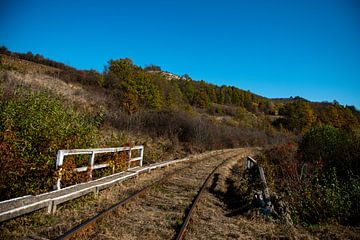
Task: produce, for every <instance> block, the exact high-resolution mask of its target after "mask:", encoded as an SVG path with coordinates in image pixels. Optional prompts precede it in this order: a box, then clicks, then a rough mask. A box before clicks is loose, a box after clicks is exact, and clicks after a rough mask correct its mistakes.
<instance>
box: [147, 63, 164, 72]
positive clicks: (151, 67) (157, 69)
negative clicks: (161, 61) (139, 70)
mask: <svg viewBox="0 0 360 240" xmlns="http://www.w3.org/2000/svg"><path fill="white" fill-rule="evenodd" d="M144 70H145V71H147V72H148V71H156V72H160V71H161V67H160V66H157V65H154V64H150V65H147V66H145V67H144Z"/></svg>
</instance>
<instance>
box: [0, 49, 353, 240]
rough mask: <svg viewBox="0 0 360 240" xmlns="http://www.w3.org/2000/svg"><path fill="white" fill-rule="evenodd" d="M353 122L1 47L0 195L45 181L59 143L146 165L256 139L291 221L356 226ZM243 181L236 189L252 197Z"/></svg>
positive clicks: (172, 79) (315, 107)
mask: <svg viewBox="0 0 360 240" xmlns="http://www.w3.org/2000/svg"><path fill="white" fill-rule="evenodd" d="M359 129H360V113H359V111H358V110H357V109H356V108H355V107H353V106H343V105H341V104H340V103H338V102H336V101H334V102H333V103H327V102H320V103H319V102H311V101H308V100H306V99H303V98H301V97H295V98H289V99H269V98H266V97H263V96H259V95H256V94H254V93H251V92H249V91H244V90H241V89H239V88H236V87H233V86H217V85H214V84H209V83H206V82H205V81H203V80H200V81H195V80H193V79H191V78H190V77H189V76H188V75H184V76H178V75H175V74H172V73H169V72H166V71H162V70H161V68H160V67H157V66H155V65H152V66H151V67H144V68H142V67H141V66H137V65H136V64H134V63H133V62H132V60H131V59H128V58H122V59H117V60H110V61H109V62H108V64H107V66H106V67H105V70H104V72H102V73H99V72H97V71H95V70H78V69H75V68H73V67H71V66H67V65H65V64H63V63H59V62H56V61H53V60H50V59H46V58H45V57H43V56H41V55H38V54H36V55H34V54H32V53H30V52H29V53H26V54H22V53H14V52H10V51H9V50H7V49H6V48H4V47H3V48H0V155H1V156H2V157H1V159H0V164H1V166H2V169H1V174H0V200H6V199H9V198H13V197H19V196H23V195H27V194H39V193H43V192H47V191H50V190H52V188H53V185H54V182H55V177H56V176H57V174H59V172H57V171H56V169H55V156H56V153H57V151H58V150H59V149H74V148H91V147H96V148H98V147H116V146H133V145H144V146H145V164H149V163H153V162H158V161H163V160H169V159H176V158H181V157H184V156H186V155H188V154H191V153H200V152H204V151H207V150H214V149H226V148H238V147H249V146H257V147H263V149H264V150H263V151H262V152H261V153H259V154H258V155H257V156H256V157H257V159H258V160H259V163H261V164H262V165H263V166H264V168H265V169H266V175H267V179H269V180H268V181H269V185H270V187H271V189H272V191H273V193H274V195H273V196H272V197H273V198H274V201H280V200H281V201H284V202H285V203H286V205H287V206H289V209H288V211H289V215H290V216H291V218H292V219H293V221H294V223H295V224H296V225H298V226H302V227H309V226H315V225H316V224H329V223H332V222H336V223H337V224H340V225H344V226H352V227H354V226H358V225H359V221H358V219H359V218H358V216H359V214H360V205H359V203H358V201H357V199H359V197H360V187H359V186H360V176H359V171H356V169H359V167H360V165H359V164H360V163H359V159H360V156H359V153H360V134H359V133H360V130H359ZM84 161H86V160H84V159H81V158H73V159H69V161H68V162H69V169H70V170H69V171H68V172H67V174H68V176H69V177H68V179H67V180H68V182H65V185H66V184H68V185H70V184H74V183H80V182H84V181H87V180H88V178H87V177H88V176H86V174H83V175H77V173H74V172H73V170H72V168H73V167H74V166H76V165H77V164H79V163H83V162H84ZM101 161H102V162H107V161H109V156H103V158H102V159H101ZM106 174H108V172H102V173H100V174H99V176H97V177H101V176H104V175H106ZM246 189H247V190H246ZM249 189H251V186H246V187H245V186H244V188H241V186H237V188H236V191H238V192H237V194H238V195H239V194H240V192H241V191H245V190H246V191H245V192H241V193H242V194H244V196H245V198H246V199H247V200H249V198H251V194H252V192H251V191H250V190H249ZM234 191H235V190H234ZM275 199H276V200H275ZM279 199H280V200H279ZM274 219H275V220H274V221H276V216H275V217H274ZM273 228H274V227H273V226H272V229H273ZM339 228H341V227H339ZM308 230H309V229H308ZM310 230H311V229H310ZM310 230H309V231H310ZM284 231H285V230H284ZM314 231H315V230H314ZM316 231H317V230H316ZM319 231H320V230H319ZM259 234H260V233H259ZM288 235H289V234H287V235H286V236H288ZM290 235H291V234H290ZM340 235H341V234H340ZM350 235H351V236H352V234H350ZM341 236H342V235H341Z"/></svg>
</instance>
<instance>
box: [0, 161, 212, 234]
mask: <svg viewBox="0 0 360 240" xmlns="http://www.w3.org/2000/svg"><path fill="white" fill-rule="evenodd" d="M206 156H207V155H206V154H205V155H197V156H191V159H192V161H200V160H202V159H204V158H205V157H206ZM187 164H188V163H186V162H184V163H179V164H177V165H174V166H170V167H167V168H164V169H158V170H155V171H152V172H151V173H150V174H143V175H140V176H139V177H138V178H136V179H131V180H129V181H126V182H123V183H121V184H118V185H115V186H113V187H111V188H110V189H106V190H104V191H102V192H100V194H99V196H98V198H94V196H93V195H91V194H90V195H86V196H84V197H81V198H79V199H76V200H73V201H71V202H68V203H65V204H62V205H60V206H59V207H58V211H57V212H56V214H55V215H48V214H46V212H45V210H40V211H37V212H34V213H32V214H29V215H25V216H22V217H18V218H16V219H13V220H10V221H7V222H4V223H1V224H0V239H29V238H30V237H31V238H39V237H44V238H54V237H56V236H59V235H61V234H63V233H65V232H66V231H68V230H69V229H70V228H72V227H74V226H76V225H78V224H80V223H81V222H83V221H84V220H86V219H88V218H90V217H92V216H94V215H95V214H96V213H98V212H100V211H102V210H105V209H107V208H108V207H110V206H111V205H113V204H115V203H116V202H118V201H120V200H122V199H124V198H126V197H127V196H129V195H131V194H132V193H135V192H137V191H138V190H140V189H141V188H143V187H144V186H146V185H148V184H150V183H152V182H154V181H156V180H158V179H160V178H161V177H162V176H164V174H167V173H169V172H172V171H174V170H176V169H179V168H181V167H184V166H186V165H187Z"/></svg>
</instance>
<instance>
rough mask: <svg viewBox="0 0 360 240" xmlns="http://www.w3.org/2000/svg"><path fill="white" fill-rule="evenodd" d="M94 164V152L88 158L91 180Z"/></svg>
mask: <svg viewBox="0 0 360 240" xmlns="http://www.w3.org/2000/svg"><path fill="white" fill-rule="evenodd" d="M94 162H95V152H94V151H93V152H91V157H90V179H92V171H93V168H94Z"/></svg>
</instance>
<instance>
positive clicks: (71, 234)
mask: <svg viewBox="0 0 360 240" xmlns="http://www.w3.org/2000/svg"><path fill="white" fill-rule="evenodd" d="M222 153H223V152H222ZM222 153H219V154H215V155H212V156H210V157H215V156H218V155H220V154H222ZM232 157H233V156H232ZM232 157H229V158H227V159H225V160H224V161H223V162H222V163H221V164H219V165H218V166H217V167H216V168H215V169H214V170H213V171H212V173H211V174H210V175H209V176H208V178H207V179H206V180H205V181H206V182H208V180H209V178H210V176H211V175H212V174H213V173H214V172H215V170H216V169H218V167H220V165H222V164H224V163H225V162H226V161H227V160H229V159H230V158H232ZM196 163H198V161H196V162H193V163H191V164H189V165H187V166H185V167H182V168H180V169H178V170H175V171H173V172H171V173H169V174H167V175H165V176H164V177H163V178H161V179H159V180H157V181H155V182H154V183H152V184H150V185H148V186H146V187H144V188H142V189H141V190H140V191H138V192H136V193H134V194H132V195H131V196H129V197H127V198H125V199H123V200H121V201H119V202H118V203H116V204H114V205H113V206H111V207H110V208H108V209H106V210H104V211H102V212H100V213H98V214H97V215H95V216H94V217H92V218H89V219H88V220H86V221H84V222H83V223H81V224H79V225H78V226H76V227H75V228H72V229H71V230H69V231H67V232H66V233H65V234H63V235H61V236H59V237H57V238H56V240H63V239H76V237H77V236H79V235H81V234H82V233H84V232H85V230H87V229H89V228H90V227H91V226H93V225H94V224H95V223H96V222H97V221H98V220H100V219H101V218H103V217H104V216H105V215H107V214H109V213H111V212H112V211H114V210H115V209H117V208H119V207H121V206H123V205H125V204H126V203H128V202H130V201H131V200H133V199H135V198H136V197H138V196H139V195H141V194H143V193H145V192H146V191H147V190H149V189H150V188H152V187H153V186H156V185H158V184H160V183H162V182H163V181H165V180H167V179H168V178H170V177H171V176H173V175H174V174H176V173H179V172H181V171H182V170H184V169H186V168H188V167H189V166H192V165H194V164H196ZM204 185H206V183H205V184H204ZM204 185H203V187H202V188H201V190H200V191H203V188H204Z"/></svg>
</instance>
